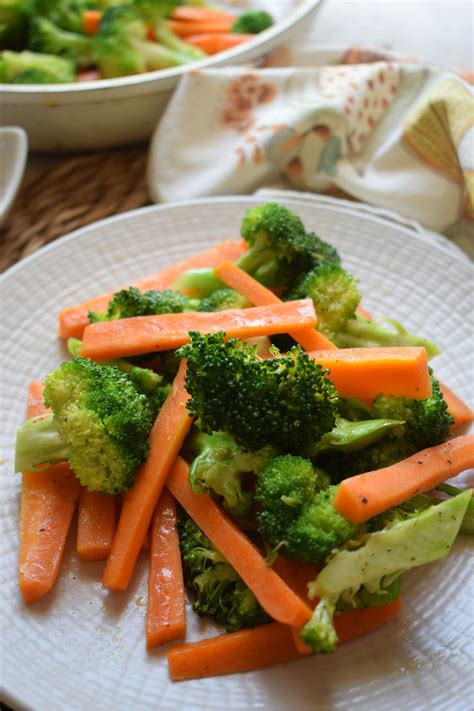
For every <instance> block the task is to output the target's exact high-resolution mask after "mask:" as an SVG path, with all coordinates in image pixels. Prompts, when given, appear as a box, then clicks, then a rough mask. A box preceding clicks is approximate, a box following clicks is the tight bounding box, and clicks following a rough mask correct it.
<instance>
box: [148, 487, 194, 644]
mask: <svg viewBox="0 0 474 711" xmlns="http://www.w3.org/2000/svg"><path fill="white" fill-rule="evenodd" d="M185 608H186V596H185V592H184V581H183V569H182V565H181V553H180V550H179V538H178V532H177V530H176V504H175V501H174V498H173V497H172V496H171V494H170V492H169V491H168V489H164V490H163V492H162V494H161V496H160V500H159V501H158V505H157V507H156V509H155V513H154V515H153V523H152V533H151V547H150V571H149V574H148V599H147V608H146V645H147V647H148V649H151V648H152V647H157V646H158V645H160V644H167V642H171V641H173V640H175V639H182V638H184V637H185V636H186V609H185Z"/></svg>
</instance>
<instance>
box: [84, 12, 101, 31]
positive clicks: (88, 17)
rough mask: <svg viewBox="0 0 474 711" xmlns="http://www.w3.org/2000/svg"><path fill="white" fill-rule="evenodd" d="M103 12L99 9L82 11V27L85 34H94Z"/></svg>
mask: <svg viewBox="0 0 474 711" xmlns="http://www.w3.org/2000/svg"><path fill="white" fill-rule="evenodd" d="M102 15H103V13H102V12H101V11H100V10H84V11H83V13H82V29H83V31H84V33H85V34H86V35H96V34H97V33H98V31H99V27H100V21H101V19H102Z"/></svg>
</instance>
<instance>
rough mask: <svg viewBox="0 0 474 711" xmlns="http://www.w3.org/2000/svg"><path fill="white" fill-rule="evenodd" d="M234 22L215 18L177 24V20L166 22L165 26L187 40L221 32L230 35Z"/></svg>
mask: <svg viewBox="0 0 474 711" xmlns="http://www.w3.org/2000/svg"><path fill="white" fill-rule="evenodd" d="M233 23H234V20H228V19H226V18H224V19H222V18H215V19H208V20H195V21H189V22H179V21H177V20H167V22H166V24H167V25H168V27H169V28H170V30H172V31H173V32H174V33H175V35H177V36H178V37H182V38H184V39H187V38H188V37H189V36H190V35H202V34H209V33H212V34H214V33H218V34H221V33H223V32H228V33H230V30H231V28H232V25H233Z"/></svg>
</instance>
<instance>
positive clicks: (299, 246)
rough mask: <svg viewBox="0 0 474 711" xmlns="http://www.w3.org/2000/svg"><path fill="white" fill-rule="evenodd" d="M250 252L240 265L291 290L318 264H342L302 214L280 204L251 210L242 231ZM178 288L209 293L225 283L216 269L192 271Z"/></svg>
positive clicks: (267, 281) (256, 276)
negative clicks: (302, 276) (221, 280)
mask: <svg viewBox="0 0 474 711" xmlns="http://www.w3.org/2000/svg"><path fill="white" fill-rule="evenodd" d="M241 234H242V237H243V238H244V239H245V241H246V242H247V243H248V245H249V251H248V252H246V253H245V254H243V255H242V257H240V258H239V259H238V260H237V261H236V265H237V266H238V267H240V269H243V270H244V271H246V272H247V273H248V274H250V275H251V276H252V277H253V278H254V279H256V280H257V281H259V282H261V283H262V284H265V285H266V286H279V287H287V288H290V287H291V286H292V285H293V284H294V283H295V282H296V281H297V280H298V279H299V278H300V277H301V275H302V274H304V273H306V272H308V271H309V270H310V269H312V268H313V267H315V266H316V265H318V264H322V263H326V262H327V263H331V264H339V262H340V258H339V255H338V253H337V251H336V250H335V249H334V247H332V246H331V245H329V244H328V243H327V242H324V241H323V240H322V239H320V238H319V237H317V236H316V235H315V234H314V233H312V232H306V230H305V228H304V226H303V223H302V222H301V220H300V218H299V217H298V215H296V214H295V213H293V212H291V210H288V208H286V207H283V205H278V204H276V203H267V204H265V205H260V206H259V207H254V208H251V209H250V210H247V213H246V214H245V216H244V219H243V222H242V228H241ZM173 286H174V288H176V289H182V290H184V291H197V292H199V293H201V294H204V295H205V294H209V293H212V292H213V291H215V290H216V289H219V288H221V286H222V283H221V282H220V281H219V279H217V278H216V277H215V276H214V273H213V271H212V269H208V270H206V269H197V270H192V269H191V270H189V271H187V272H185V273H184V274H182V275H181V276H180V277H179V278H178V279H177V280H176V282H175V283H174V285H173Z"/></svg>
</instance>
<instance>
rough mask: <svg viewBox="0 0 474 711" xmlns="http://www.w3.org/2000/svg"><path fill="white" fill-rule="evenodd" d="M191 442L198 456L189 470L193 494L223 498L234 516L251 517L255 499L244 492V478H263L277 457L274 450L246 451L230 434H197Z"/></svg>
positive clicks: (268, 448) (189, 444)
mask: <svg viewBox="0 0 474 711" xmlns="http://www.w3.org/2000/svg"><path fill="white" fill-rule="evenodd" d="M189 439H190V442H187V446H190V447H191V449H192V450H193V451H194V452H195V453H196V455H197V456H195V458H194V459H193V462H192V464H191V467H190V470H189V481H190V483H191V486H192V488H193V491H194V492H195V493H196V494H204V493H212V494H216V495H217V496H219V497H222V499H223V505H224V508H225V509H226V510H227V511H228V512H229V513H231V514H232V515H233V516H244V515H245V514H247V513H248V511H249V510H250V508H251V506H252V502H253V496H252V494H251V492H250V491H244V489H243V479H244V476H245V475H246V474H248V473H251V472H252V473H254V474H259V473H260V472H261V470H262V469H263V468H264V466H265V465H266V464H267V462H268V461H269V460H270V459H271V458H272V457H273V456H274V455H275V452H274V450H273V449H272V448H271V447H263V448H262V449H260V450H258V451H256V452H247V451H244V450H243V449H242V448H241V447H239V445H238V444H237V443H236V442H235V440H234V439H233V438H232V437H231V436H230V435H229V434H227V433H226V432H214V433H213V434H205V433H203V432H194V433H193V434H192V435H191V437H190V438H189Z"/></svg>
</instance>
